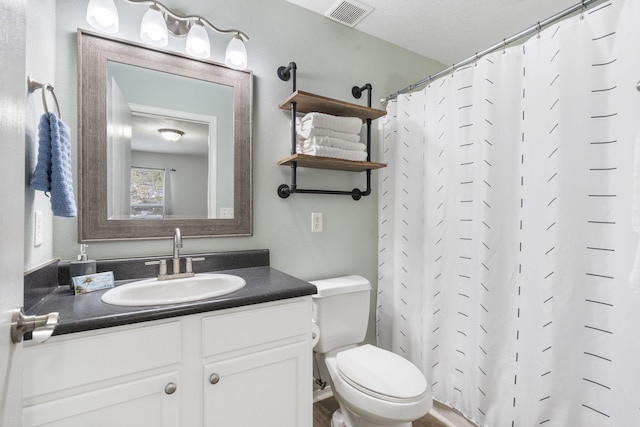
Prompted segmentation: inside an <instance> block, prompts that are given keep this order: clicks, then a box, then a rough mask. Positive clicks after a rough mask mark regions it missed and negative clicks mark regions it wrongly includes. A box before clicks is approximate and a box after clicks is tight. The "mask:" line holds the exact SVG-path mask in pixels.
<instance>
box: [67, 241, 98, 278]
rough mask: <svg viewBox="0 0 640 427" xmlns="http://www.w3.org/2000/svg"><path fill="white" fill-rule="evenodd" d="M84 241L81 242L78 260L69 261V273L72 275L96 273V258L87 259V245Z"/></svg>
mask: <svg viewBox="0 0 640 427" xmlns="http://www.w3.org/2000/svg"><path fill="white" fill-rule="evenodd" d="M88 246H89V245H85V244H84V243H82V244H80V254H79V255H78V260H77V261H71V262H70V263H69V274H70V276H71V277H76V276H86V275H87V274H94V273H95V272H96V261H95V260H94V259H87V253H86V250H87V247H88Z"/></svg>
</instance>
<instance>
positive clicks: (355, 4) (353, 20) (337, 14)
mask: <svg viewBox="0 0 640 427" xmlns="http://www.w3.org/2000/svg"><path fill="white" fill-rule="evenodd" d="M372 10H373V7H371V6H369V5H367V4H364V3H361V2H359V1H354V0H349V1H344V0H338V1H337V2H336V3H335V4H334V5H333V6H331V9H329V11H328V12H327V13H325V16H326V17H328V18H331V19H333V20H334V21H338V22H339V23H341V24H344V25H347V26H349V27H355V26H356V24H357V23H358V22H360V21H361V20H362V18H364V17H365V16H367V15H368V14H369V13H370V12H371V11H372Z"/></svg>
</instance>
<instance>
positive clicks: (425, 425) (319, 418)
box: [313, 397, 444, 427]
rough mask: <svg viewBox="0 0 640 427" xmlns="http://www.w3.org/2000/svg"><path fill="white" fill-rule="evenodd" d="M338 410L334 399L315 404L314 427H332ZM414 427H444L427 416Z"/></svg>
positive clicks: (415, 422)
mask: <svg viewBox="0 0 640 427" xmlns="http://www.w3.org/2000/svg"><path fill="white" fill-rule="evenodd" d="M336 409H338V402H336V400H335V399H334V398H333V397H330V398H328V399H324V400H321V401H320V402H316V403H314V404H313V427H331V414H333V411H335V410H336ZM413 427H444V424H442V423H441V422H440V421H438V420H436V419H435V418H433V417H432V416H431V415H429V414H427V415H425V416H424V417H422V418H420V419H419V420H416V421H414V422H413Z"/></svg>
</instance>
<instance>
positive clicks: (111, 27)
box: [87, 0, 249, 70]
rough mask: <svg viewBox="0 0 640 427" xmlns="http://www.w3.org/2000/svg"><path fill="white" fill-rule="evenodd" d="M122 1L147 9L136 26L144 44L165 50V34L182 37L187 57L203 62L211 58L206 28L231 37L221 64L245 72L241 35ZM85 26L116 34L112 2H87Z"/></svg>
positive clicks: (145, 0)
mask: <svg viewBox="0 0 640 427" xmlns="http://www.w3.org/2000/svg"><path fill="white" fill-rule="evenodd" d="M125 1H127V2H128V3H134V4H147V5H149V9H148V10H147V12H146V13H145V14H144V17H143V18H142V23H141V24H140V37H141V38H142V40H144V42H145V43H147V44H150V45H152V46H156V47H165V46H167V44H168V43H169V33H171V34H172V35H174V36H176V37H184V36H186V37H187V40H186V52H187V54H189V55H191V56H194V57H196V58H201V59H207V58H209V56H210V55H211V44H210V42H209V35H208V33H207V30H206V28H209V29H210V30H212V31H214V32H216V33H219V34H230V35H232V38H231V41H230V42H229V44H228V46H227V50H226V52H225V60H224V62H225V64H226V65H227V66H228V67H230V68H234V69H236V70H244V69H245V68H247V49H246V47H245V45H244V44H245V43H246V42H247V41H248V40H249V37H247V35H246V34H244V33H243V32H242V31H239V30H221V29H219V28H217V27H215V26H214V25H213V24H212V23H211V22H209V21H207V20H206V19H205V18H203V17H201V16H197V15H189V16H183V15H180V14H178V13H176V12H173V11H171V10H170V9H169V8H167V7H166V6H165V5H163V4H162V3H160V2H157V1H152V0H125ZM87 22H88V23H89V24H90V25H91V26H92V27H94V28H96V29H97V30H100V31H103V32H107V33H116V32H118V29H119V26H118V11H117V9H116V7H115V4H114V2H113V0H90V1H89V6H88V7H87Z"/></svg>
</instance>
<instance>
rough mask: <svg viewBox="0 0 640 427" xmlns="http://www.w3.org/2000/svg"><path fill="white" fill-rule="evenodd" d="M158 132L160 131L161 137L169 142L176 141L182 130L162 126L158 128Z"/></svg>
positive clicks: (182, 133)
mask: <svg viewBox="0 0 640 427" xmlns="http://www.w3.org/2000/svg"><path fill="white" fill-rule="evenodd" d="M158 132H160V134H161V135H162V138H164V139H165V140H166V141H170V142H176V141H177V140H179V139H180V138H182V135H184V132H182V131H181V130H178V129H168V128H162V129H158Z"/></svg>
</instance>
